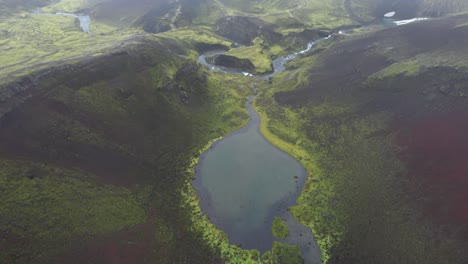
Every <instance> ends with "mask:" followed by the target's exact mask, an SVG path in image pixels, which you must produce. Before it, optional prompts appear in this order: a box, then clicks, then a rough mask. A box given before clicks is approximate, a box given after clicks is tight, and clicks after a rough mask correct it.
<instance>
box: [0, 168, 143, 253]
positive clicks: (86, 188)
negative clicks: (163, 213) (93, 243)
mask: <svg viewBox="0 0 468 264" xmlns="http://www.w3.org/2000/svg"><path fill="white" fill-rule="evenodd" d="M0 168H1V170H0V186H1V187H0V188H1V190H2V191H1V192H0V207H1V208H2V215H1V217H0V232H6V233H13V234H15V235H16V236H19V237H21V238H28V239H30V240H32V241H33V243H34V245H35V248H33V249H32V250H41V251H43V254H45V255H47V254H51V252H56V251H60V249H62V246H63V245H64V241H66V240H68V239H71V238H73V237H77V236H80V235H101V234H104V233H109V232H114V231H118V230H121V229H123V228H126V227H130V226H133V225H136V224H139V223H142V222H144V221H146V213H145V210H144V208H143V207H142V205H141V204H140V203H139V201H138V200H137V199H136V197H135V194H134V193H133V192H131V191H130V190H128V189H126V188H121V187H114V186H106V185H101V184H97V183H95V178H94V176H93V175H89V174H85V173H83V172H81V171H76V170H66V169H61V168H57V167H52V166H47V165H44V164H37V163H28V162H15V161H6V160H1V161H0ZM46 241H48V243H49V244H48V245H51V244H52V245H55V247H48V246H47V244H45V242H46ZM60 244H62V245H60ZM65 244H66V243H65ZM8 248H9V247H7V249H8ZM10 250H16V249H11V248H10V249H8V250H6V251H5V252H3V253H4V254H5V255H2V254H0V255H2V256H0V260H1V259H5V258H6V259H8V257H7V256H8V254H9V253H11V251H10ZM28 250H31V249H28V248H25V249H24V250H23V252H22V253H21V254H25V253H27V251H28Z"/></svg>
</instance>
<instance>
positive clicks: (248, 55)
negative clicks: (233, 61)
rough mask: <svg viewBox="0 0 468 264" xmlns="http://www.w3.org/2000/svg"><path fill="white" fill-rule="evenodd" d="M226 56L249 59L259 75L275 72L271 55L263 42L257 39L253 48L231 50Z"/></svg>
mask: <svg viewBox="0 0 468 264" xmlns="http://www.w3.org/2000/svg"><path fill="white" fill-rule="evenodd" d="M226 55H231V56H234V57H237V58H239V59H249V60H250V61H251V62H252V63H253V65H255V69H256V70H255V71H256V73H257V74H262V73H267V72H271V71H273V67H272V64H271V59H270V54H269V52H268V51H267V50H266V49H265V47H264V45H263V40H262V39H260V38H256V39H255V40H254V45H253V46H247V47H240V48H236V49H231V50H229V51H228V52H227V53H226Z"/></svg>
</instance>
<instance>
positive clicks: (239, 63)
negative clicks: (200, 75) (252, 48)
mask: <svg viewBox="0 0 468 264" xmlns="http://www.w3.org/2000/svg"><path fill="white" fill-rule="evenodd" d="M214 64H215V65H218V66H224V67H229V68H236V69H242V70H246V71H251V70H255V66H254V65H253V63H252V62H251V61H250V60H249V59H239V58H236V57H233V56H229V55H224V54H221V55H218V56H216V57H215V58H214Z"/></svg>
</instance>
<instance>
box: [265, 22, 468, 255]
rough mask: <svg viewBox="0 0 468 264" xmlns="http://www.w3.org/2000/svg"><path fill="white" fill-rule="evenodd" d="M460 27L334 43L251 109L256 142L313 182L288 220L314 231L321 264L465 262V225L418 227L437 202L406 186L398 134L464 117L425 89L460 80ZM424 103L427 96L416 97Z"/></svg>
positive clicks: (459, 105) (458, 103)
mask: <svg viewBox="0 0 468 264" xmlns="http://www.w3.org/2000/svg"><path fill="white" fill-rule="evenodd" d="M466 19H467V18H466V16H461V17H456V18H448V19H444V20H441V21H432V22H427V24H424V23H421V24H414V25H409V26H406V27H401V28H395V29H389V30H386V31H382V32H378V33H375V34H374V33H371V34H370V35H369V36H363V37H357V39H350V40H345V41H342V42H338V43H336V44H333V46H332V47H330V48H329V49H328V50H329V51H325V52H322V53H319V54H318V55H315V56H312V57H309V58H305V59H303V60H301V61H297V62H293V64H294V68H299V69H300V70H294V71H289V72H285V73H283V74H282V75H281V76H278V77H276V78H275V79H274V82H273V86H272V87H271V86H269V88H268V90H264V94H263V95H262V96H261V97H260V98H259V99H258V100H257V102H256V105H257V108H258V109H259V110H260V112H261V115H262V120H263V122H262V123H263V124H262V132H263V133H264V134H265V135H266V136H267V137H268V139H269V140H270V141H271V142H272V143H274V144H275V145H277V146H279V147H281V148H282V149H284V150H286V151H288V152H289V153H291V154H292V155H293V156H295V157H296V158H297V159H298V160H300V161H301V162H302V163H303V165H304V166H305V167H306V168H307V170H308V171H309V172H310V173H311V177H310V178H309V180H308V182H307V184H306V187H305V188H304V190H303V192H302V195H301V197H300V198H299V199H298V205H297V206H295V207H293V208H291V211H292V213H293V215H294V216H295V217H296V219H298V220H299V221H301V222H302V223H304V224H307V225H308V226H310V227H311V228H312V230H313V231H314V234H315V235H316V237H317V239H318V240H319V244H320V247H321V249H322V251H323V253H324V254H323V255H324V260H328V261H329V262H330V263H446V262H450V263H464V261H465V260H466V257H467V256H466V255H465V254H464V253H463V250H461V249H462V248H464V247H466V240H465V239H464V238H463V234H464V231H460V230H465V229H466V228H467V227H466V224H460V223H454V222H453V221H452V222H450V221H449V222H444V223H443V224H441V222H440V221H439V220H440V219H439V218H440V216H441V215H440V214H439V215H437V214H433V215H431V216H430V217H428V216H427V215H426V217H423V214H422V212H423V211H422V210H421V208H424V209H425V208H426V207H425V206H427V204H426V202H421V201H426V200H429V201H433V200H434V199H436V200H437V199H441V198H440V197H439V198H437V197H433V196H431V194H430V193H429V194H428V193H425V192H424V190H425V189H424V188H425V187H421V185H414V182H412V181H411V180H410V179H411V178H407V177H406V176H405V175H406V174H407V173H408V170H407V168H408V167H407V166H413V165H414V164H407V163H406V162H407V160H405V159H401V156H399V153H400V152H399V148H398V147H397V146H396V145H397V143H398V142H397V141H396V137H397V136H398V131H399V130H395V124H400V123H401V122H402V121H401V119H402V117H404V118H416V117H418V116H420V115H427V113H434V115H436V113H446V112H451V111H454V110H455V109H466V102H464V100H460V99H458V98H457V97H450V96H447V95H444V94H441V93H440V92H437V91H436V92H435V93H434V92H431V91H430V89H432V88H429V87H433V85H434V84H430V83H431V82H436V83H439V84H436V85H441V84H440V83H444V82H446V81H449V82H454V80H457V79H458V78H460V77H456V76H457V75H456V74H455V73H456V72H458V71H461V72H462V73H461V76H463V72H465V74H466V67H467V66H468V65H466V60H463V58H464V57H465V55H464V54H466V47H465V45H463V43H464V41H466V38H465V37H466V34H465V33H464V32H465V31H466V27H464V28H463V29H461V28H460V26H459V25H460V24H463V21H466ZM416 32H418V33H416ZM408 36H413V37H411V38H408ZM444 39H451V41H450V42H449V43H447V42H445V41H443V40H444ZM363 47H366V48H363ZM363 54H366V55H363ZM446 54H451V56H445V55H446ZM457 57H460V58H461V59H458V58H457ZM359 58H361V59H359ZM362 58H365V60H362ZM429 58H431V59H429ZM343 61H346V62H347V63H346V64H343V63H342V62H343ZM462 61H464V63H463V62H462ZM441 67H445V68H441ZM450 69H451V70H450ZM376 72H377V73H376ZM415 76H416V77H415ZM436 76H438V77H436ZM424 89H426V91H424ZM292 90H294V91H292ZM427 93H432V94H433V95H431V96H430V98H429V97H422V96H421V94H427ZM402 98H405V99H404V100H403V99H402ZM425 100H429V101H425ZM439 140H440V139H439ZM441 155H442V156H443V155H444V154H443V153H442V154H441ZM420 180H421V179H420ZM437 186H441V185H437ZM442 186H443V185H442ZM408 188H413V189H408ZM408 190H412V191H411V192H408ZM444 190H445V193H446V194H447V193H450V191H448V190H446V189H444ZM442 193H443V191H442ZM441 201H445V200H441ZM441 201H439V202H441ZM443 203H445V202H443ZM449 203H450V202H449ZM430 204H431V205H434V204H433V203H430ZM436 204H437V202H436ZM438 206H440V204H439V205H438ZM442 206H447V205H442ZM443 215H444V214H442V216H443ZM452 216H453V217H454V218H453V219H455V217H456V214H454V215H452Z"/></svg>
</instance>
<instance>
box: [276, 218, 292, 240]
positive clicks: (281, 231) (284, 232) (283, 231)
mask: <svg viewBox="0 0 468 264" xmlns="http://www.w3.org/2000/svg"><path fill="white" fill-rule="evenodd" d="M272 232H273V235H274V236H275V237H276V238H286V237H288V235H289V229H288V226H287V225H286V223H285V222H284V220H283V219H281V218H279V217H275V219H274V220H273V227H272Z"/></svg>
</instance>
